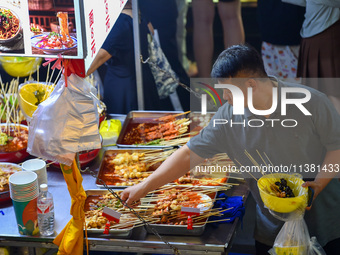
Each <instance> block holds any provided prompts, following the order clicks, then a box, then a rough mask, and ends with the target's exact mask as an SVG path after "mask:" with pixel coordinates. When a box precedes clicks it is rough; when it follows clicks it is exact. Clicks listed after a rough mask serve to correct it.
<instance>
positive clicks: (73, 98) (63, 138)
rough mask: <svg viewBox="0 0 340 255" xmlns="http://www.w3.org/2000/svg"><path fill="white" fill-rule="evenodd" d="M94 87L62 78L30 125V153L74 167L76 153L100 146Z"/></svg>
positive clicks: (69, 78) (72, 79) (28, 146)
mask: <svg viewBox="0 0 340 255" xmlns="http://www.w3.org/2000/svg"><path fill="white" fill-rule="evenodd" d="M94 90H95V89H94V88H93V86H91V84H89V83H88V82H86V81H85V80H84V79H82V78H80V77H78V76H76V75H74V74H72V75H71V76H70V77H68V78H67V87H65V77H62V78H61V79H60V80H59V82H58V84H57V85H56V87H55V89H54V90H53V92H52V93H51V95H50V97H49V98H48V99H46V100H45V101H44V102H42V103H40V104H39V106H38V109H37V110H36V111H35V112H34V114H33V116H32V121H31V123H30V125H29V135H28V145H27V151H28V152H29V153H30V154H31V155H34V156H36V157H41V158H44V159H48V160H51V161H57V162H59V163H62V164H65V165H71V164H72V162H73V160H74V158H75V153H76V152H80V151H85V150H93V149H98V148H100V147H101V141H100V135H99V131H98V122H99V117H98V111H97V104H98V103H99V101H98V99H97V98H96V96H95V94H96V92H95V91H94Z"/></svg>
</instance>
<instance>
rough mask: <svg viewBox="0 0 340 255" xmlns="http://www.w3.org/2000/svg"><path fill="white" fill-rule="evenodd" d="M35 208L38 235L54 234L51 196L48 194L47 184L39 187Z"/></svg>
mask: <svg viewBox="0 0 340 255" xmlns="http://www.w3.org/2000/svg"><path fill="white" fill-rule="evenodd" d="M37 208H38V226H39V231H40V235H42V236H50V235H52V234H53V233H54V205H53V196H52V194H51V193H50V192H48V187H47V184H41V185H40V194H39V197H38V202H37Z"/></svg>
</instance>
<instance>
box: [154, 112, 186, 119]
mask: <svg viewBox="0 0 340 255" xmlns="http://www.w3.org/2000/svg"><path fill="white" fill-rule="evenodd" d="M188 113H190V111H187V112H182V113H178V114H175V115H171V117H178V116H181V115H185V114H188ZM167 117H169V115H167V116H164V117H160V118H158V119H154V120H160V121H162V120H164V119H166V118H167Z"/></svg>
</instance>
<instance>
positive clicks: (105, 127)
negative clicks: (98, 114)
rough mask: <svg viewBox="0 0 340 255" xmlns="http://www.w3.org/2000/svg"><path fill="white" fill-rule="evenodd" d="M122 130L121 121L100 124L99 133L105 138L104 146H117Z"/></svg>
mask: <svg viewBox="0 0 340 255" xmlns="http://www.w3.org/2000/svg"><path fill="white" fill-rule="evenodd" d="M121 130H122V123H121V122H120V120H115V119H111V120H104V121H103V122H102V123H101V124H100V128H99V133H100V135H101V136H102V138H103V146H112V145H116V141H117V139H118V136H119V133H120V131H121Z"/></svg>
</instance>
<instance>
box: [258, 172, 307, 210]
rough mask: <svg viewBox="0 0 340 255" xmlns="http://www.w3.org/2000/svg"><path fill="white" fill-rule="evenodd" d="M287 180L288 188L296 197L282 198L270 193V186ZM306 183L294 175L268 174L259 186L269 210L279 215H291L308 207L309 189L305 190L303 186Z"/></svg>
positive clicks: (261, 179)
mask: <svg viewBox="0 0 340 255" xmlns="http://www.w3.org/2000/svg"><path fill="white" fill-rule="evenodd" d="M281 178H285V179H286V180H287V182H288V186H289V187H290V188H291V189H292V190H293V193H294V195H295V197H288V198H281V197H277V196H274V195H272V194H271V193H270V185H271V184H274V183H275V182H277V181H279V180H280V179H281ZM303 183H304V181H303V180H302V179H301V178H300V177H299V176H296V175H293V174H282V173H276V174H266V175H264V176H263V177H261V178H260V179H259V180H258V182H257V186H258V188H259V191H260V196H261V199H262V201H263V203H264V205H265V206H266V207H268V209H270V210H272V211H274V212H278V213H290V212H293V211H295V210H297V209H299V208H302V209H303V210H304V209H305V207H306V206H307V197H308V188H303V187H302V186H301V185H302V184H303Z"/></svg>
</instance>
